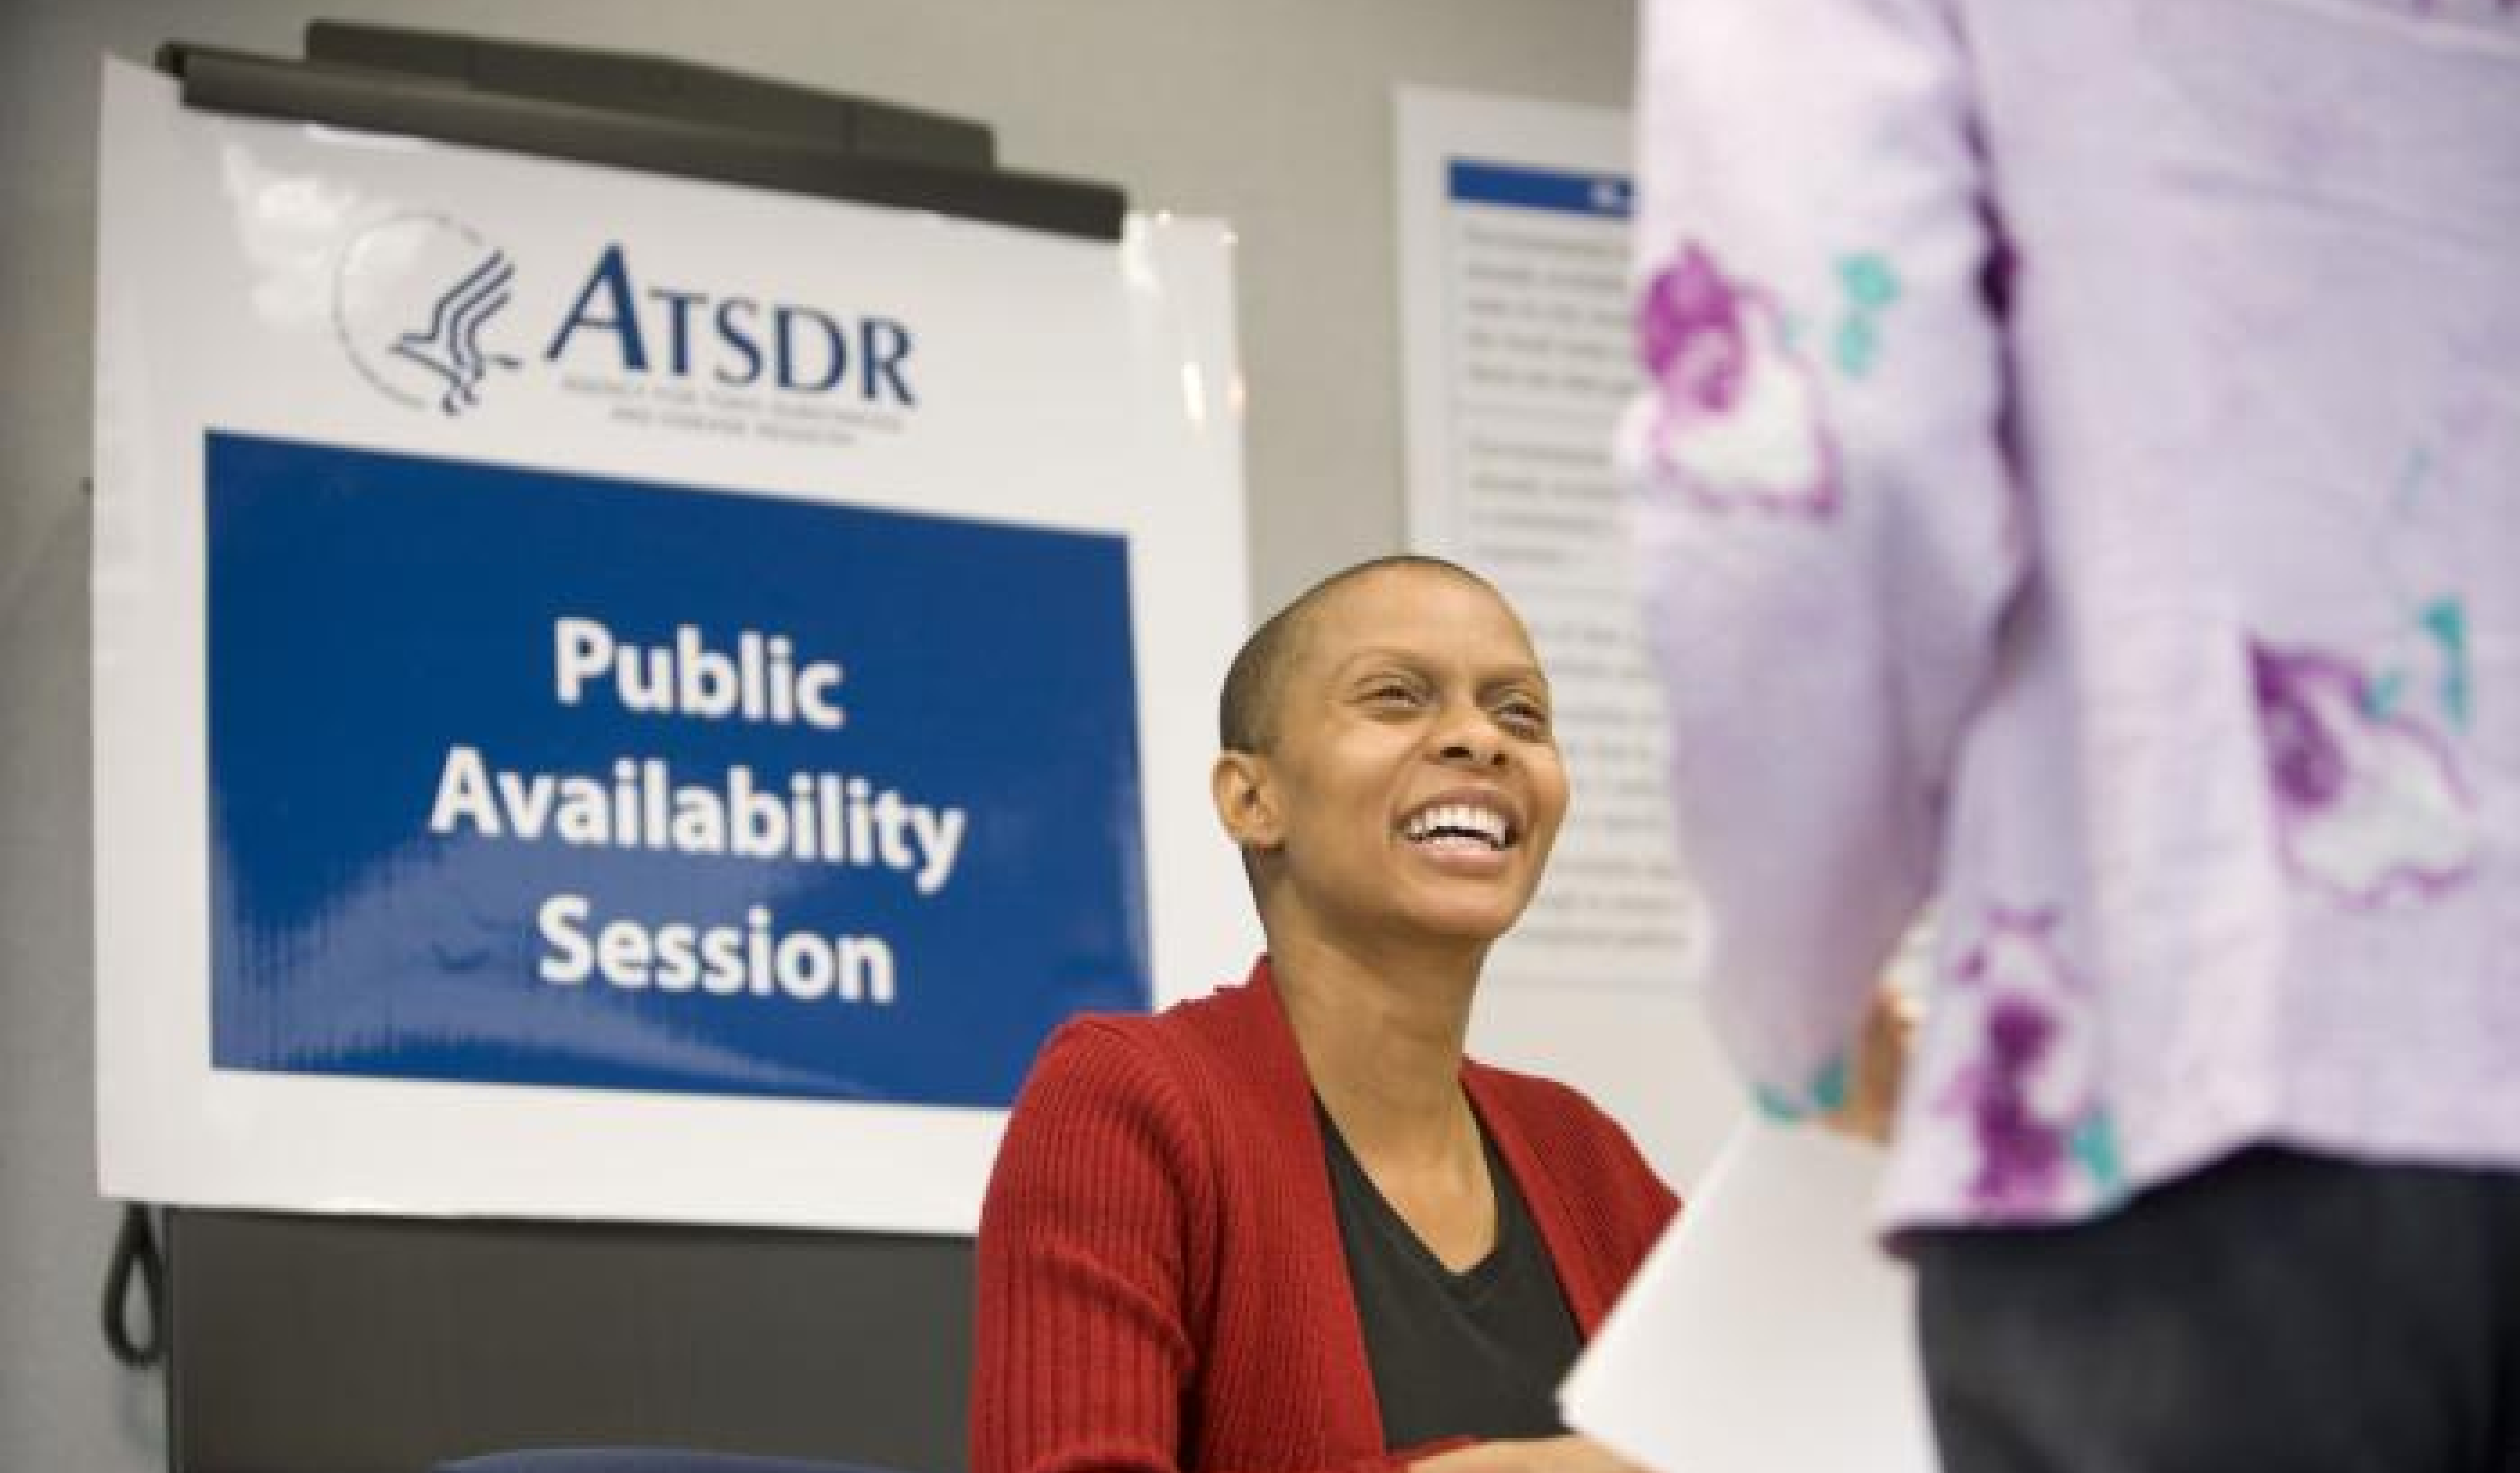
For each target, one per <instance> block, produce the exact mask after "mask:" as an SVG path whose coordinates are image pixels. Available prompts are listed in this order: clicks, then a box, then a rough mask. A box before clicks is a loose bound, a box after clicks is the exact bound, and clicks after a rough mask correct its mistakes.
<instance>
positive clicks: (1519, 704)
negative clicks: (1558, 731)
mask: <svg viewBox="0 0 2520 1473" xmlns="http://www.w3.org/2000/svg"><path fill="white" fill-rule="evenodd" d="M1497 720H1498V721H1499V722H1501V723H1503V724H1504V726H1505V727H1506V729H1507V730H1508V731H1512V732H1514V733H1516V734H1518V735H1523V736H1545V735H1547V734H1548V731H1549V713H1548V711H1547V710H1546V709H1544V708H1542V707H1540V706H1537V705H1534V704H1532V703H1531V702H1528V701H1514V702H1509V703H1508V704H1507V705H1504V706H1501V707H1498V708H1497Z"/></svg>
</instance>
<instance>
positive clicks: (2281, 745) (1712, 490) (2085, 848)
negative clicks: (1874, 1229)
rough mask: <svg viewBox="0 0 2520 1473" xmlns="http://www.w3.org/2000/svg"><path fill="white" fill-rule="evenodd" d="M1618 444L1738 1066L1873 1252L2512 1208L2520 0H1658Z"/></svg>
mask: <svg viewBox="0 0 2520 1473" xmlns="http://www.w3.org/2000/svg"><path fill="white" fill-rule="evenodd" d="M1642 67H1643V70H1642V75H1641V79H1640V108H1639V113H1640V126H1641V130H1642V131H1641V147H1642V157H1641V160H1640V196H1639V215H1638V225H1639V231H1640V235H1639V247H1638V249H1639V292H1638V297H1637V317H1638V320H1637V330H1638V344H1639V349H1640V353H1641V356H1642V358H1643V366H1644V372H1645V377H1646V382H1647V384H1648V389H1647V391H1646V392H1645V393H1644V394H1643V396H1642V397H1641V398H1640V400H1639V401H1638V402H1637V403H1636V404H1635V405H1634V406H1633V408H1632V410H1631V412H1630V414H1629V416H1628V418H1627V420H1626V422H1625V424H1624V426H1623V429H1622V434H1621V453H1622V456H1623V458H1624V460H1625V462H1626V463H1627V465H1628V467H1629V469H1630V472H1631V477H1632V480H1633V482H1634V483H1635V484H1636V486H1637V494H1636V498H1635V510H1636V514H1637V523H1638V536H1639V543H1640V547H1641V549H1642V552H1641V556H1642V559H1643V568H1644V575H1645V579H1646V583H1647V586H1648V588H1649V594H1648V601H1649V614H1650V622H1651V628H1652V634H1653V639H1654V641H1655V655H1656V662H1657V667H1658V670H1659V673H1660V676H1661V680H1662V683H1663V685H1664V687H1665V689H1666V691H1667V693H1668V696H1669V706H1670V712H1671V717H1672V722H1673V731H1672V741H1673V756H1672V760H1671V774H1672V779H1673V786H1674V794H1675V802H1676V803H1677V805H1678V806H1679V811H1680V820H1681V832H1682V843H1683V846H1684V851H1685V853H1686V855H1687V859H1688V867H1689V869H1690V870H1691V872H1692V873H1693V874H1694V875H1695V876H1697V877H1698V878H1699V879H1700V880H1701V881H1702V883H1703V885H1704V888H1705V892H1706V896H1707V898H1708V900H1709V902H1710V904H1711V906H1712V914H1713V917H1714V929H1713V944H1712V946H1711V948H1710V950H1711V955H1710V958H1709V962H1708V969H1707V974H1706V978H1705V986H1706V989H1707V991H1708V994H1709V998H1710V1002H1711V1007H1712V1011H1713V1015H1714V1018H1715V1023H1716V1027H1717V1030H1718V1032H1719V1033H1720V1035H1721V1036H1723V1038H1724V1039H1725V1041H1726V1043H1727V1045H1728V1046H1729V1048H1730V1050H1731V1051H1732V1053H1733V1056H1734V1057H1735V1058H1736V1059H1737V1060H1738V1061H1739V1063H1740V1065H1741V1066H1742V1069H1743V1071H1744V1072H1745V1074H1746V1075H1747V1076H1748V1077H1749V1080H1750V1081H1751V1082H1752V1084H1753V1085H1754V1087H1755V1088H1756V1089H1757V1092H1758V1094H1759V1097H1760V1098H1761V1099H1762V1100H1763V1101H1765V1102H1767V1103H1768V1104H1769V1105H1770V1107H1771V1108H1772V1109H1774V1110H1776V1111H1778V1112H1782V1113H1787V1114H1791V1113H1795V1112H1798V1111H1808V1110H1812V1109H1815V1108H1820V1107H1824V1106H1826V1105H1827V1104H1828V1103H1830V1101H1831V1100H1832V1099H1833V1098H1834V1097H1835V1096H1836V1095H1837V1093H1838V1092H1839V1091H1840V1090H1842V1088H1843V1087H1844V1076H1845V1063H1844V1060H1845V1058H1846V1050H1847V1047H1848V1045H1849V1043H1850V1042H1851V1040H1852V1038H1853V1036H1854V1035H1855V1034H1856V1032H1857V1029H1858V1025H1859V1022H1860V1020H1861V1018H1862V1015H1863V1013H1864V1010H1865V1006H1866V1002H1867V998H1868V992H1869V990H1870V988H1871V986H1872V983H1873V980H1874V978H1875V976H1876V974H1877V971H1878V969H1879V967H1880V965H1881V964H1882V961H1883V959H1884V957H1885V956H1886V955H1887V954H1888V952H1889V951H1890V950H1891V948H1892V946H1893V944H1894V942H1895V940H1896V938H1897V937H1898V935H1899V934H1900V932H1901V931H1902V929H1903V928H1904V927H1905V926H1906V925H1907V924H1908V922H1909V920H1910V918H1911V917H1912V916H1913V914H1914V913H1915V912H1916V910H1917V908H1918V906H1919V905H1920V903H1922V902H1925V901H1927V900H1928V899H1929V898H1930V899H1931V900H1932V901H1933V904H1934V908H1935V911H1936V914H1937V916H1938V925H1939V935H1938V939H1937V944H1936V947H1935V954H1934V961H1933V965H1932V968H1931V970H1932V973H1933V976H1932V981H1931V985H1930V989H1929V996H1928V999H1927V1004H1926V1016H1925V1020H1924V1023H1923V1025H1922V1029H1921V1032H1920V1034H1919V1036H1918V1039H1917V1045H1916V1053H1915V1056H1914V1058H1913V1062H1912V1064H1911V1067H1910V1072H1909V1077H1908V1087H1907V1090H1906V1093H1905V1096H1904V1098H1903V1101H1902V1107H1901V1118H1900V1122H1899V1132H1898V1144H1897V1147H1896V1150H1895V1152H1894V1155H1893V1158H1892V1165H1891V1172H1890V1180H1889V1186H1888V1191H1887V1201H1886V1203H1885V1216H1886V1220H1887V1222H1888V1224H1889V1225H1892V1226H1907V1225H1922V1224H1953V1223H1986V1222H2007V1223H2010V1222H2019V1223H2028V1222H2049V1221H2063V1220H2076V1219H2081V1218H2087V1217H2091V1216H2093V1215H2096V1214H2099V1213H2103V1212H2106V1211H2108V1210H2109V1209H2110V1208H2111V1207H2112V1206H2113V1205H2115V1204H2117V1203H2119V1202H2122V1201H2123V1200H2125V1199H2126V1197H2127V1196H2128V1195H2129V1194H2130V1193H2132V1192H2135V1191H2138V1190H2140V1189H2141V1188H2143V1187H2144V1186H2146V1185H2147V1184H2150V1183H2154V1182H2159V1181H2161V1180H2164V1179H2165V1178H2168V1177H2171V1176H2174V1175H2177V1174H2181V1173H2184V1172H2187V1171H2191V1170H2193V1169H2195V1168H2197V1167H2199V1166H2201V1165H2204V1164H2207V1163H2210V1162H2212V1161H2213V1160H2215V1159H2216V1158H2218V1157H2220V1156H2222V1155H2224V1154H2226V1153H2228V1152H2229V1151H2231V1150H2233V1149H2235V1148H2237V1147H2240V1146H2242V1145H2246V1144H2250V1143H2256V1142H2284V1143H2290V1144H2294V1145H2297V1146H2302V1147H2306V1148H2310V1149H2316V1150H2323V1151H2330V1152H2335V1153H2340V1154H2343V1155H2347V1156H2353V1157H2369V1158H2378V1159H2389V1160H2401V1161H2430V1162H2446V1163H2463V1164H2483V1165H2501V1166H2505V1167H2520V4H2514V3H2512V0H2465V3H2463V4H2462V3H2457V0H2436V3H2433V4H2420V3H2414V0H2218V3H2213V4H2197V3H2194V0H2035V3H2034V0H1649V3H1648V5H1647V6H1646V14H1645V23H1644V36H1643V62H1642Z"/></svg>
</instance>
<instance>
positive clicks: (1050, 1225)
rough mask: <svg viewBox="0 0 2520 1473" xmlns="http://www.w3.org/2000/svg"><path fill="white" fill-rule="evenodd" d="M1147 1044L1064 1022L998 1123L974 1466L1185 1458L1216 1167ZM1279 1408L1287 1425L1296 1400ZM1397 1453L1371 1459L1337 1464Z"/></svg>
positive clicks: (1380, 1463) (985, 1235) (986, 1239)
mask: <svg viewBox="0 0 2520 1473" xmlns="http://www.w3.org/2000/svg"><path fill="white" fill-rule="evenodd" d="M1152 1055H1153V1050H1152V1048H1151V1046H1149V1045H1148V1044H1147V1043H1145V1042H1144V1041H1143V1040H1140V1039H1135V1038H1132V1037H1131V1036H1129V1035H1128V1034H1127V1033H1126V1032H1124V1031H1123V1030H1122V1029H1120V1028H1119V1027H1116V1026H1114V1025H1112V1024H1109V1023H1104V1022H1098V1021H1095V1020H1085V1021H1081V1022H1076V1023H1071V1024H1069V1025H1067V1026H1066V1027H1064V1028H1062V1029H1060V1030H1059V1031H1058V1032H1057V1034H1055V1035H1054V1036H1052V1038H1051V1040H1050V1041H1049V1043H1048V1044H1046V1045H1045V1046H1044V1048H1043V1050H1042V1055H1041V1058H1040V1060H1039V1061H1038V1062H1037V1063H1036V1064H1035V1066H1034V1069H1033V1074H1032V1078H1031V1079H1030V1080H1029V1081H1028V1082H1026V1083H1025V1085H1024V1090H1023V1094H1022V1097H1021V1098H1020V1099H1019V1100H1017V1101H1016V1104H1015V1108H1014V1112H1013V1114H1012V1117H1011V1118H1010V1120H1009V1121H1008V1125H1007V1136H1006V1141H1005V1144H1004V1145H1002V1146H1001V1147H1000V1148H999V1152H998V1159H997V1165H996V1168H995V1170H994V1172H993V1173H992V1174H991V1176H990V1180H989V1189H988V1196H987V1200H986V1202H985V1203H984V1205H983V1206H982V1209H981V1214H980V1233H979V1243H978V1251H977V1256H978V1264H977V1295H978V1302H977V1321H976V1325H975V1334H974V1341H975V1343H974V1345H973V1364H972V1381H971V1422H970V1432H971V1473H1088V1470H1092V1473H1105V1470H1108V1473H1179V1470H1181V1469H1182V1468H1183V1467H1184V1465H1185V1459H1186V1457H1187V1453H1186V1450H1185V1423H1186V1420H1189V1419H1193V1418H1195V1417H1196V1415H1197V1411H1196V1408H1195V1407H1194V1406H1193V1405H1192V1402H1193V1398H1194V1397H1195V1396H1196V1394H1197V1391H1196V1388H1197V1387H1198V1386H1199V1385H1200V1384H1201V1382H1202V1377H1201V1376H1200V1366H1201V1362H1202V1360H1204V1359H1205V1358H1208V1357H1209V1356H1211V1355H1212V1354H1214V1353H1215V1350H1216V1348H1215V1347H1213V1346H1212V1345H1210V1344H1208V1343H1207V1336H1208V1335H1209V1333H1210V1329H1211V1323H1212V1315H1211V1306H1210V1305H1209V1304H1208V1302H1207V1301H1208V1299H1209V1288H1208V1286H1209V1285H1210V1284H1211V1283H1212V1281H1213V1273H1214V1268H1215V1264H1214V1258H1215V1254H1216V1243H1217V1232H1216V1229H1215V1216H1216V1213H1217V1208H1218V1204H1217V1200H1216V1199H1217V1193H1218V1190H1219V1182H1220V1180H1221V1179H1222V1174H1220V1173H1219V1171H1218V1170H1217V1167H1216V1163H1215V1162H1213V1161H1212V1160H1210V1159H1209V1158H1210V1156H1211V1154H1212V1152H1213V1150H1214V1143H1213V1141H1212V1140H1211V1139H1210V1138H1208V1136H1207V1135H1206V1134H1205V1132H1203V1131H1202V1130H1201V1129H1200V1128H1199V1117H1198V1113H1197V1111H1196V1109H1195V1107H1194V1106H1193V1104H1192V1102H1191V1101H1190V1099H1189V1098H1188V1097H1187V1094H1186V1091H1185V1090H1184V1089H1183V1087H1182V1085H1181V1083H1180V1082H1179V1081H1177V1080H1175V1079H1173V1078H1172V1077H1171V1076H1170V1075H1169V1074H1168V1073H1167V1072H1166V1071H1164V1070H1163V1069H1162V1067H1161V1062H1160V1060H1158V1059H1156V1058H1155V1057H1153V1056H1152ZM1235 1379H1236V1380H1238V1381H1239V1380H1241V1379H1242V1378H1240V1377H1237V1378H1235ZM1286 1419H1287V1421H1288V1423H1289V1424H1292V1425H1301V1424H1302V1423H1303V1422H1304V1421H1305V1420H1306V1417H1305V1414H1304V1410H1303V1409H1302V1408H1296V1407H1289V1408H1287V1410H1286ZM1395 1466H1397V1463H1396V1460H1394V1459H1392V1458H1388V1457H1380V1456H1377V1457H1373V1458H1367V1459H1361V1460H1359V1461H1356V1462H1353V1463H1349V1464H1346V1465H1345V1467H1344V1469H1343V1470H1341V1473H1363V1470H1369V1469H1387V1468H1391V1467H1395ZM1280 1467H1283V1465H1280ZM1269 1473H1279V1469H1278V1468H1272V1469H1271V1470H1269ZM1322 1473H1329V1470H1322Z"/></svg>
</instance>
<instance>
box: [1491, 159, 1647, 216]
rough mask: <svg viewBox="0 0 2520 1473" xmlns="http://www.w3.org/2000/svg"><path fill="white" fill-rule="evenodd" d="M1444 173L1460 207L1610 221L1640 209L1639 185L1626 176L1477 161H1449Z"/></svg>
mask: <svg viewBox="0 0 2520 1473" xmlns="http://www.w3.org/2000/svg"><path fill="white" fill-rule="evenodd" d="M1445 174H1446V178H1445V192H1446V194H1447V196H1448V197H1449V198H1450V199H1451V200H1452V201H1453V203H1454V204H1456V205H1504V206H1509V207H1514V208H1517V209H1545V210H1551V211H1553V212H1556V213H1559V214H1583V215H1595V216H1598V217H1599V218H1602V219H1608V220H1624V219H1626V218H1628V216H1629V214H1630V212H1631V211H1632V210H1633V209H1634V207H1635V201H1636V186H1635V184H1634V183H1633V181H1631V180H1630V179H1629V177H1628V176H1627V175H1625V174H1603V173H1592V172H1587V171H1584V170H1579V169H1562V168H1534V167H1532V166H1530V165H1529V164H1521V163H1494V162H1489V161H1484V160H1478V159H1454V160H1449V161H1447V163H1446V169H1445Z"/></svg>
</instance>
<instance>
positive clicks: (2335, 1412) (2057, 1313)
mask: <svg viewBox="0 0 2520 1473" xmlns="http://www.w3.org/2000/svg"><path fill="white" fill-rule="evenodd" d="M1910 1243H1911V1246H1912V1248H1913V1258H1914V1261H1915V1265H1916V1270H1917V1321H1918V1330H1919V1333H1920V1334H1921V1335H1922V1337H1923V1349H1924V1361H1925V1376H1926V1384H1927V1388H1928V1391H1929V1393H1930V1396H1931V1399H1932V1403H1933V1415H1934V1431H1935V1437H1936V1440H1937V1442H1938V1443H1939V1444H1940V1446H1941V1450H1942V1456H1943V1467H1944V1473H2520V1174H2509V1173H2489V1172H2467V1171H2452V1170H2437V1169H2427V1168H2419V1167H2379V1166H2365V1165H2358V1164H2354V1163H2349V1162H2344V1161H2340V1160H2336V1159H2332V1158H2326V1157H2319V1156H2311V1155H2304V1154H2300V1153H2296V1152H2290V1151H2278V1150H2255V1151H2249V1152H2245V1153H2243V1154H2241V1155H2238V1156H2235V1157H2233V1158H2231V1159H2230V1160H2228V1161H2227V1162H2224V1163H2223V1164H2221V1165H2218V1166H2215V1167H2212V1168H2209V1169H2208V1170H2205V1171H2203V1172H2200V1173H2198V1174H2195V1175H2193V1176H2190V1177H2187V1178H2184V1179H2183V1180H2181V1181H2178V1182H2175V1183H2173V1184H2171V1185H2168V1186H2166V1187H2163V1188H2160V1189H2158V1190H2155V1191H2152V1192H2148V1193H2146V1194H2145V1195H2143V1196H2142V1197H2140V1198H2138V1200H2137V1201H2135V1202H2134V1203H2132V1204H2130V1205H2129V1206H2128V1207H2127V1208H2126V1209H2125V1210H2124V1211H2123V1212H2121V1213H2119V1214H2117V1215H2115V1216H2113V1217H2110V1218H2106V1219H2103V1220H2099V1221H2097V1222H2093V1223H2090V1224H2086V1225H2082V1226H2076V1227H2066V1228H2052V1229H2039V1230H2035V1231H1983V1232H1981V1231H1936V1232H1920V1233H1916V1234H1913V1236H1912V1238H1911V1239H1910Z"/></svg>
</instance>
